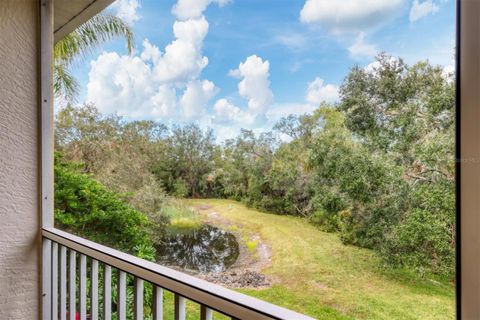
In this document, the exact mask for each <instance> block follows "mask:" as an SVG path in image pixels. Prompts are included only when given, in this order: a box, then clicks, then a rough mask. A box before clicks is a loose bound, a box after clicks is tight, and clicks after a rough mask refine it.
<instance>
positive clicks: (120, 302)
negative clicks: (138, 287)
mask: <svg viewBox="0 0 480 320" xmlns="http://www.w3.org/2000/svg"><path fill="white" fill-rule="evenodd" d="M117 289H118V294H117V318H118V320H126V319H127V274H126V273H125V272H123V271H120V270H118V281H117Z"/></svg>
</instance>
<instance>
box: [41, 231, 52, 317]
mask: <svg viewBox="0 0 480 320" xmlns="http://www.w3.org/2000/svg"><path fill="white" fill-rule="evenodd" d="M42 319H43V320H50V319H52V241H51V240H49V239H45V238H44V239H43V241H42Z"/></svg>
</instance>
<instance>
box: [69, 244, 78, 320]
mask: <svg viewBox="0 0 480 320" xmlns="http://www.w3.org/2000/svg"><path fill="white" fill-rule="evenodd" d="M69 258H70V262H69V268H70V270H69V275H68V289H69V303H68V314H69V319H70V320H76V319H75V318H76V313H77V298H76V293H77V285H76V282H77V279H76V278H77V253H76V252H75V251H73V250H72V249H70V257H69Z"/></svg>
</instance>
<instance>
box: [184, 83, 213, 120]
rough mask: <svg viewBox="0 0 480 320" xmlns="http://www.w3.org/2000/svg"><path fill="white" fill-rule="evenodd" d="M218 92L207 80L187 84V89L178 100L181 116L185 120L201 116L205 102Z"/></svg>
mask: <svg viewBox="0 0 480 320" xmlns="http://www.w3.org/2000/svg"><path fill="white" fill-rule="evenodd" d="M217 92H218V88H217V87H215V84H214V83H213V82H211V81H208V80H203V81H201V80H193V81H190V82H188V83H187V88H186V89H185V92H184V93H183V95H182V97H181V98H180V106H181V107H182V114H183V116H184V117H185V118H187V119H192V118H198V117H200V116H202V114H203V112H204V110H205V109H206V104H207V102H208V101H209V100H210V99H211V98H213V97H214V96H215V95H216V94H217Z"/></svg>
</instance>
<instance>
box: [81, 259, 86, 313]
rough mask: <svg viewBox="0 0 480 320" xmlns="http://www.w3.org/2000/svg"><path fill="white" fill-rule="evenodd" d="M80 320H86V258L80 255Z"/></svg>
mask: <svg viewBox="0 0 480 320" xmlns="http://www.w3.org/2000/svg"><path fill="white" fill-rule="evenodd" d="M79 276H80V320H87V256H85V255H84V254H81V255H80V275H79Z"/></svg>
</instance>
